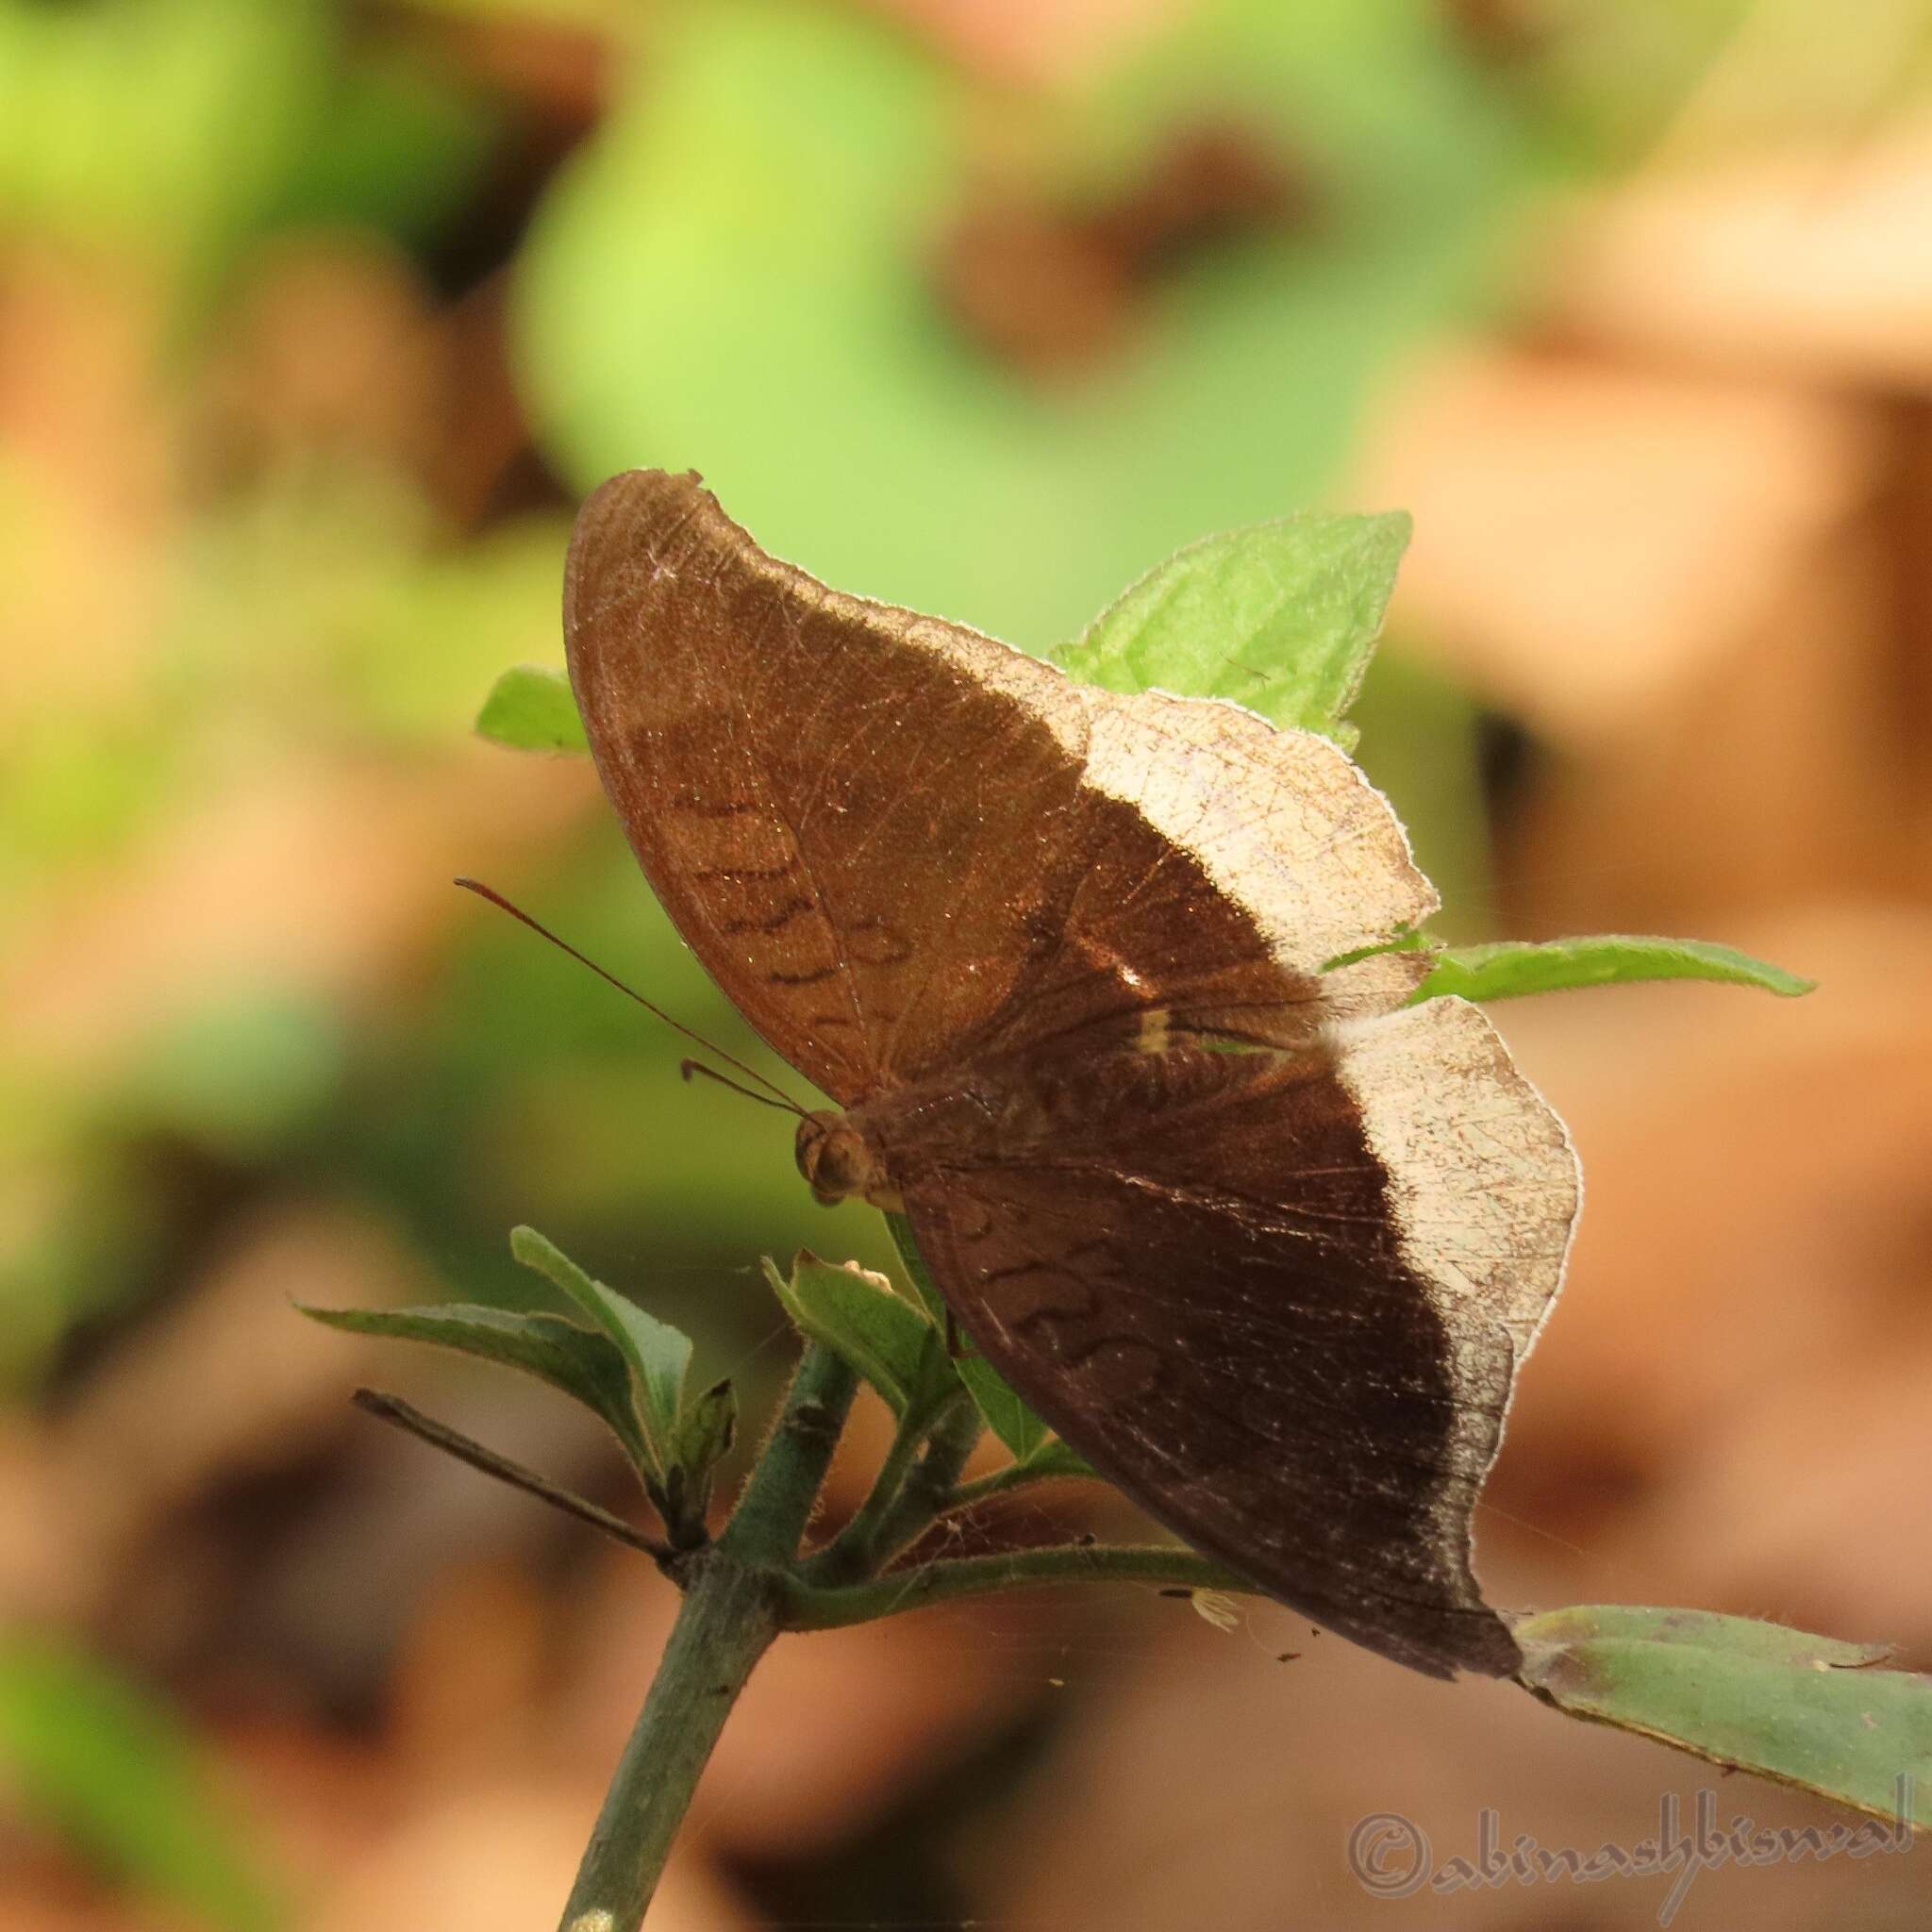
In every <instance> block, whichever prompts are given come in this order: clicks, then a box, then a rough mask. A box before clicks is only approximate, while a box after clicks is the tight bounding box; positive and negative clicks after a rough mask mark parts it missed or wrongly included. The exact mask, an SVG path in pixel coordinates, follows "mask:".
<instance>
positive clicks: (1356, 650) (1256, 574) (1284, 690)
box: [1053, 514, 1409, 743]
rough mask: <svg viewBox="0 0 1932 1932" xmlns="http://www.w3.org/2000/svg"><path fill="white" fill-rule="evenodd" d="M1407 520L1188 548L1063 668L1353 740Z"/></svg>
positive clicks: (1068, 655)
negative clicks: (1352, 726)
mask: <svg viewBox="0 0 1932 1932" xmlns="http://www.w3.org/2000/svg"><path fill="white" fill-rule="evenodd" d="M1408 533H1409V522H1408V518H1407V516H1404V515H1401V514H1391V515H1388V516H1315V515H1308V516H1293V517H1280V518H1277V519H1276V520H1275V521H1274V522H1273V523H1267V524H1255V525H1250V526H1249V527H1248V528H1246V529H1242V530H1230V531H1228V532H1227V533H1226V534H1225V535H1224V536H1219V537H1208V538H1207V539H1205V540H1203V541H1201V542H1198V543H1191V544H1190V545H1189V546H1188V547H1187V548H1186V549H1185V550H1182V551H1179V552H1177V553H1176V554H1175V555H1174V556H1173V557H1171V558H1168V560H1167V561H1166V562H1165V563H1163V564H1160V565H1158V566H1157V567H1156V568H1155V569H1153V570H1151V571H1149V572H1148V573H1147V575H1145V576H1143V577H1142V578H1141V580H1140V582H1138V583H1137V584H1135V585H1134V586H1133V587H1132V588H1131V589H1130V590H1128V591H1127V592H1126V593H1125V594H1124V596H1123V597H1122V598H1121V599H1120V600H1119V601H1118V602H1117V603H1115V604H1112V605H1109V606H1108V608H1107V609H1106V610H1104V611H1102V612H1101V614H1100V615H1099V616H1098V617H1097V618H1095V619H1094V620H1093V622H1092V624H1091V625H1089V626H1088V628H1087V629H1086V631H1085V632H1083V633H1082V634H1081V636H1080V637H1079V638H1078V639H1076V640H1075V641H1074V642H1073V643H1071V644H1067V645H1064V646H1062V647H1061V648H1060V649H1059V650H1058V651H1057V652H1055V653H1054V654H1053V655H1054V658H1055V659H1056V661H1057V662H1058V663H1059V664H1061V665H1062V666H1064V667H1065V669H1066V670H1068V671H1069V672H1071V673H1072V674H1073V675H1074V676H1075V677H1079V678H1083V679H1084V680H1086V682H1088V683H1089V684H1098V685H1104V686H1105V687H1106V688H1107V689H1108V690H1109V691H1146V690H1148V689H1150V688H1158V689H1159V690H1161V691H1178V692H1181V693H1184V694H1185V695H1187V696H1189V697H1215V698H1232V699H1234V700H1235V701H1236V702H1237V703H1239V704H1242V705H1245V706H1246V707H1247V708H1249V709H1250V710H1251V711H1258V712H1259V713H1260V714H1261V715H1262V716H1263V717H1264V718H1267V719H1269V720H1270V721H1271V722H1272V723H1274V724H1279V725H1283V726H1294V727H1298V728H1300V729H1302V730H1306V731H1319V732H1322V733H1324V734H1325V735H1326V736H1328V737H1330V738H1341V740H1342V741H1343V742H1344V743H1347V742H1352V739H1353V734H1352V732H1350V730H1349V727H1347V726H1345V725H1344V724H1342V715H1343V713H1344V712H1345V711H1346V710H1347V709H1348V708H1349V706H1350V704H1351V703H1352V702H1353V701H1354V699H1355V695H1356V693H1357V691H1359V690H1360V689H1361V682H1362V676H1363V674H1364V673H1365V672H1366V671H1367V669H1368V666H1369V659H1370V658H1371V657H1372V656H1373V655H1374V648H1375V640H1376V638H1377V636H1378V635H1379V634H1380V632H1381V628H1382V613H1383V612H1384V611H1385V610H1386V609H1387V608H1388V606H1389V598H1390V594H1391V591H1393V590H1394V588H1395V572H1396V567H1397V565H1399V564H1400V562H1401V561H1402V553H1403V550H1404V549H1405V548H1406V547H1407V543H1408Z"/></svg>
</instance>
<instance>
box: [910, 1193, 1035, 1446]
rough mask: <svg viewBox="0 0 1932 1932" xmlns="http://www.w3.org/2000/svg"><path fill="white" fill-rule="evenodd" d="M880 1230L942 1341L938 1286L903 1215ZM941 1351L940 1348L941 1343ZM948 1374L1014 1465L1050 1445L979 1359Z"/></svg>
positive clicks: (963, 1361)
mask: <svg viewBox="0 0 1932 1932" xmlns="http://www.w3.org/2000/svg"><path fill="white" fill-rule="evenodd" d="M886 1226H887V1227H888V1228H889V1229H890V1230H891V1236H892V1241H893V1244H894V1245H895V1246H896V1247H897V1248H898V1250H899V1259H900V1261H901V1263H902V1264H903V1265H904V1267H905V1269H906V1274H907V1276H908V1279H909V1280H910V1281H911V1283H912V1288H913V1292H914V1293H916V1294H917V1295H918V1296H919V1299H920V1300H921V1302H923V1303H924V1306H925V1310H926V1313H927V1314H928V1315H929V1316H931V1318H932V1332H933V1333H934V1334H935V1335H936V1336H942V1335H943V1334H944V1332H945V1324H946V1302H945V1297H944V1296H943V1295H941V1293H940V1291H939V1284H938V1283H937V1282H936V1281H934V1279H933V1278H932V1271H931V1270H930V1269H928V1268H927V1267H926V1265H925V1257H924V1255H922V1254H921V1253H920V1252H919V1242H918V1241H916V1240H915V1239H914V1237H913V1233H912V1224H911V1223H910V1222H909V1221H908V1220H907V1218H906V1217H905V1216H904V1215H903V1214H889V1215H887V1216H886ZM943 1348H944V1343H943V1341H941V1350H943ZM952 1368H953V1373H954V1374H956V1375H958V1378H959V1379H960V1381H962V1382H963V1383H965V1385H966V1389H967V1392H968V1393H969V1394H970V1395H971V1396H972V1397H973V1400H974V1405H975V1407H977V1408H978V1410H979V1412H980V1414H981V1415H983V1416H984V1417H985V1418H986V1425H987V1427H988V1428H990V1429H991V1431H992V1432H993V1434H994V1435H995V1436H997V1437H998V1438H999V1439H1000V1441H1002V1442H1004V1443H1005V1444H1006V1445H1007V1448H1008V1451H1010V1453H1011V1454H1012V1456H1013V1457H1014V1459H1015V1460H1016V1461H1020V1462H1024V1461H1025V1460H1026V1459H1027V1458H1028V1457H1032V1456H1034V1455H1037V1454H1039V1453H1040V1452H1041V1449H1042V1448H1043V1447H1044V1445H1045V1444H1046V1443H1047V1442H1048V1441H1051V1440H1052V1438H1053V1431H1052V1430H1051V1429H1049V1428H1048V1427H1047V1425H1046V1424H1044V1423H1043V1422H1041V1419H1040V1418H1039V1417H1038V1416H1037V1415H1035V1414H1034V1413H1033V1411H1032V1410H1031V1409H1030V1408H1028V1407H1026V1405H1025V1404H1024V1402H1022V1401H1021V1400H1020V1398H1019V1396H1018V1395H1016V1394H1015V1393H1014V1392H1013V1390H1012V1388H1011V1386H1010V1385H1009V1384H1008V1381H1007V1379H1006V1377H1005V1376H1004V1375H1002V1374H1000V1372H999V1371H998V1370H997V1369H996V1368H994V1367H993V1365H992V1364H991V1362H990V1361H988V1360H987V1358H986V1357H984V1356H983V1355H962V1356H960V1357H958V1358H957V1359H956V1360H955V1361H954V1362H953V1364H952Z"/></svg>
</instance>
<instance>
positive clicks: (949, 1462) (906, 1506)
mask: <svg viewBox="0 0 1932 1932" xmlns="http://www.w3.org/2000/svg"><path fill="white" fill-rule="evenodd" d="M985 1432H986V1424H985V1423H983V1422H982V1421H981V1420H980V1415H979V1409H978V1407H977V1406H976V1405H975V1404H974V1403H973V1402H971V1401H966V1402H962V1403H960V1404H958V1406H957V1407H954V1408H952V1409H949V1410H948V1411H947V1412H946V1413H945V1414H943V1415H942V1416H941V1418H940V1420H939V1422H938V1423H937V1424H936V1425H935V1426H934V1428H933V1431H932V1434H931V1435H930V1436H929V1437H928V1438H927V1440H926V1444H925V1453H924V1455H923V1456H922V1457H920V1458H919V1460H918V1461H917V1462H916V1463H914V1464H913V1465H912V1469H911V1471H910V1473H909V1474H908V1475H907V1477H906V1481H905V1483H904V1485H903V1486H902V1487H901V1489H900V1491H899V1497H898V1500H897V1501H896V1502H895V1503H894V1504H893V1505H892V1507H891V1509H890V1510H888V1511H887V1512H886V1516H885V1520H884V1521H883V1522H882V1523H881V1524H879V1526H878V1529H877V1532H876V1533H875V1534H874V1538H873V1546H872V1561H873V1568H874V1569H877V1568H879V1567H880V1566H881V1565H882V1564H885V1563H890V1562H891V1560H892V1558H893V1557H896V1556H897V1555H898V1554H899V1552H900V1551H901V1550H903V1549H904V1548H905V1547H906V1546H907V1544H908V1543H910V1542H912V1541H915V1540H916V1539H917V1538H919V1537H922V1536H924V1534H925V1532H926V1530H927V1529H928V1528H930V1527H931V1525H932V1524H933V1522H934V1520H935V1519H936V1518H937V1517H938V1515H939V1513H940V1511H941V1509H943V1508H944V1507H945V1506H946V1502H947V1499H948V1498H949V1497H950V1496H951V1495H952V1494H953V1492H954V1491H955V1489H956V1488H957V1486H958V1481H959V1472H960V1471H961V1470H962V1469H964V1468H965V1467H966V1463H967V1459H968V1458H969V1457H971V1456H972V1454H973V1451H974V1448H975V1447H976V1446H977V1445H978V1442H979V1439H980V1437H981V1436H982V1435H984V1434H985Z"/></svg>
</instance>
